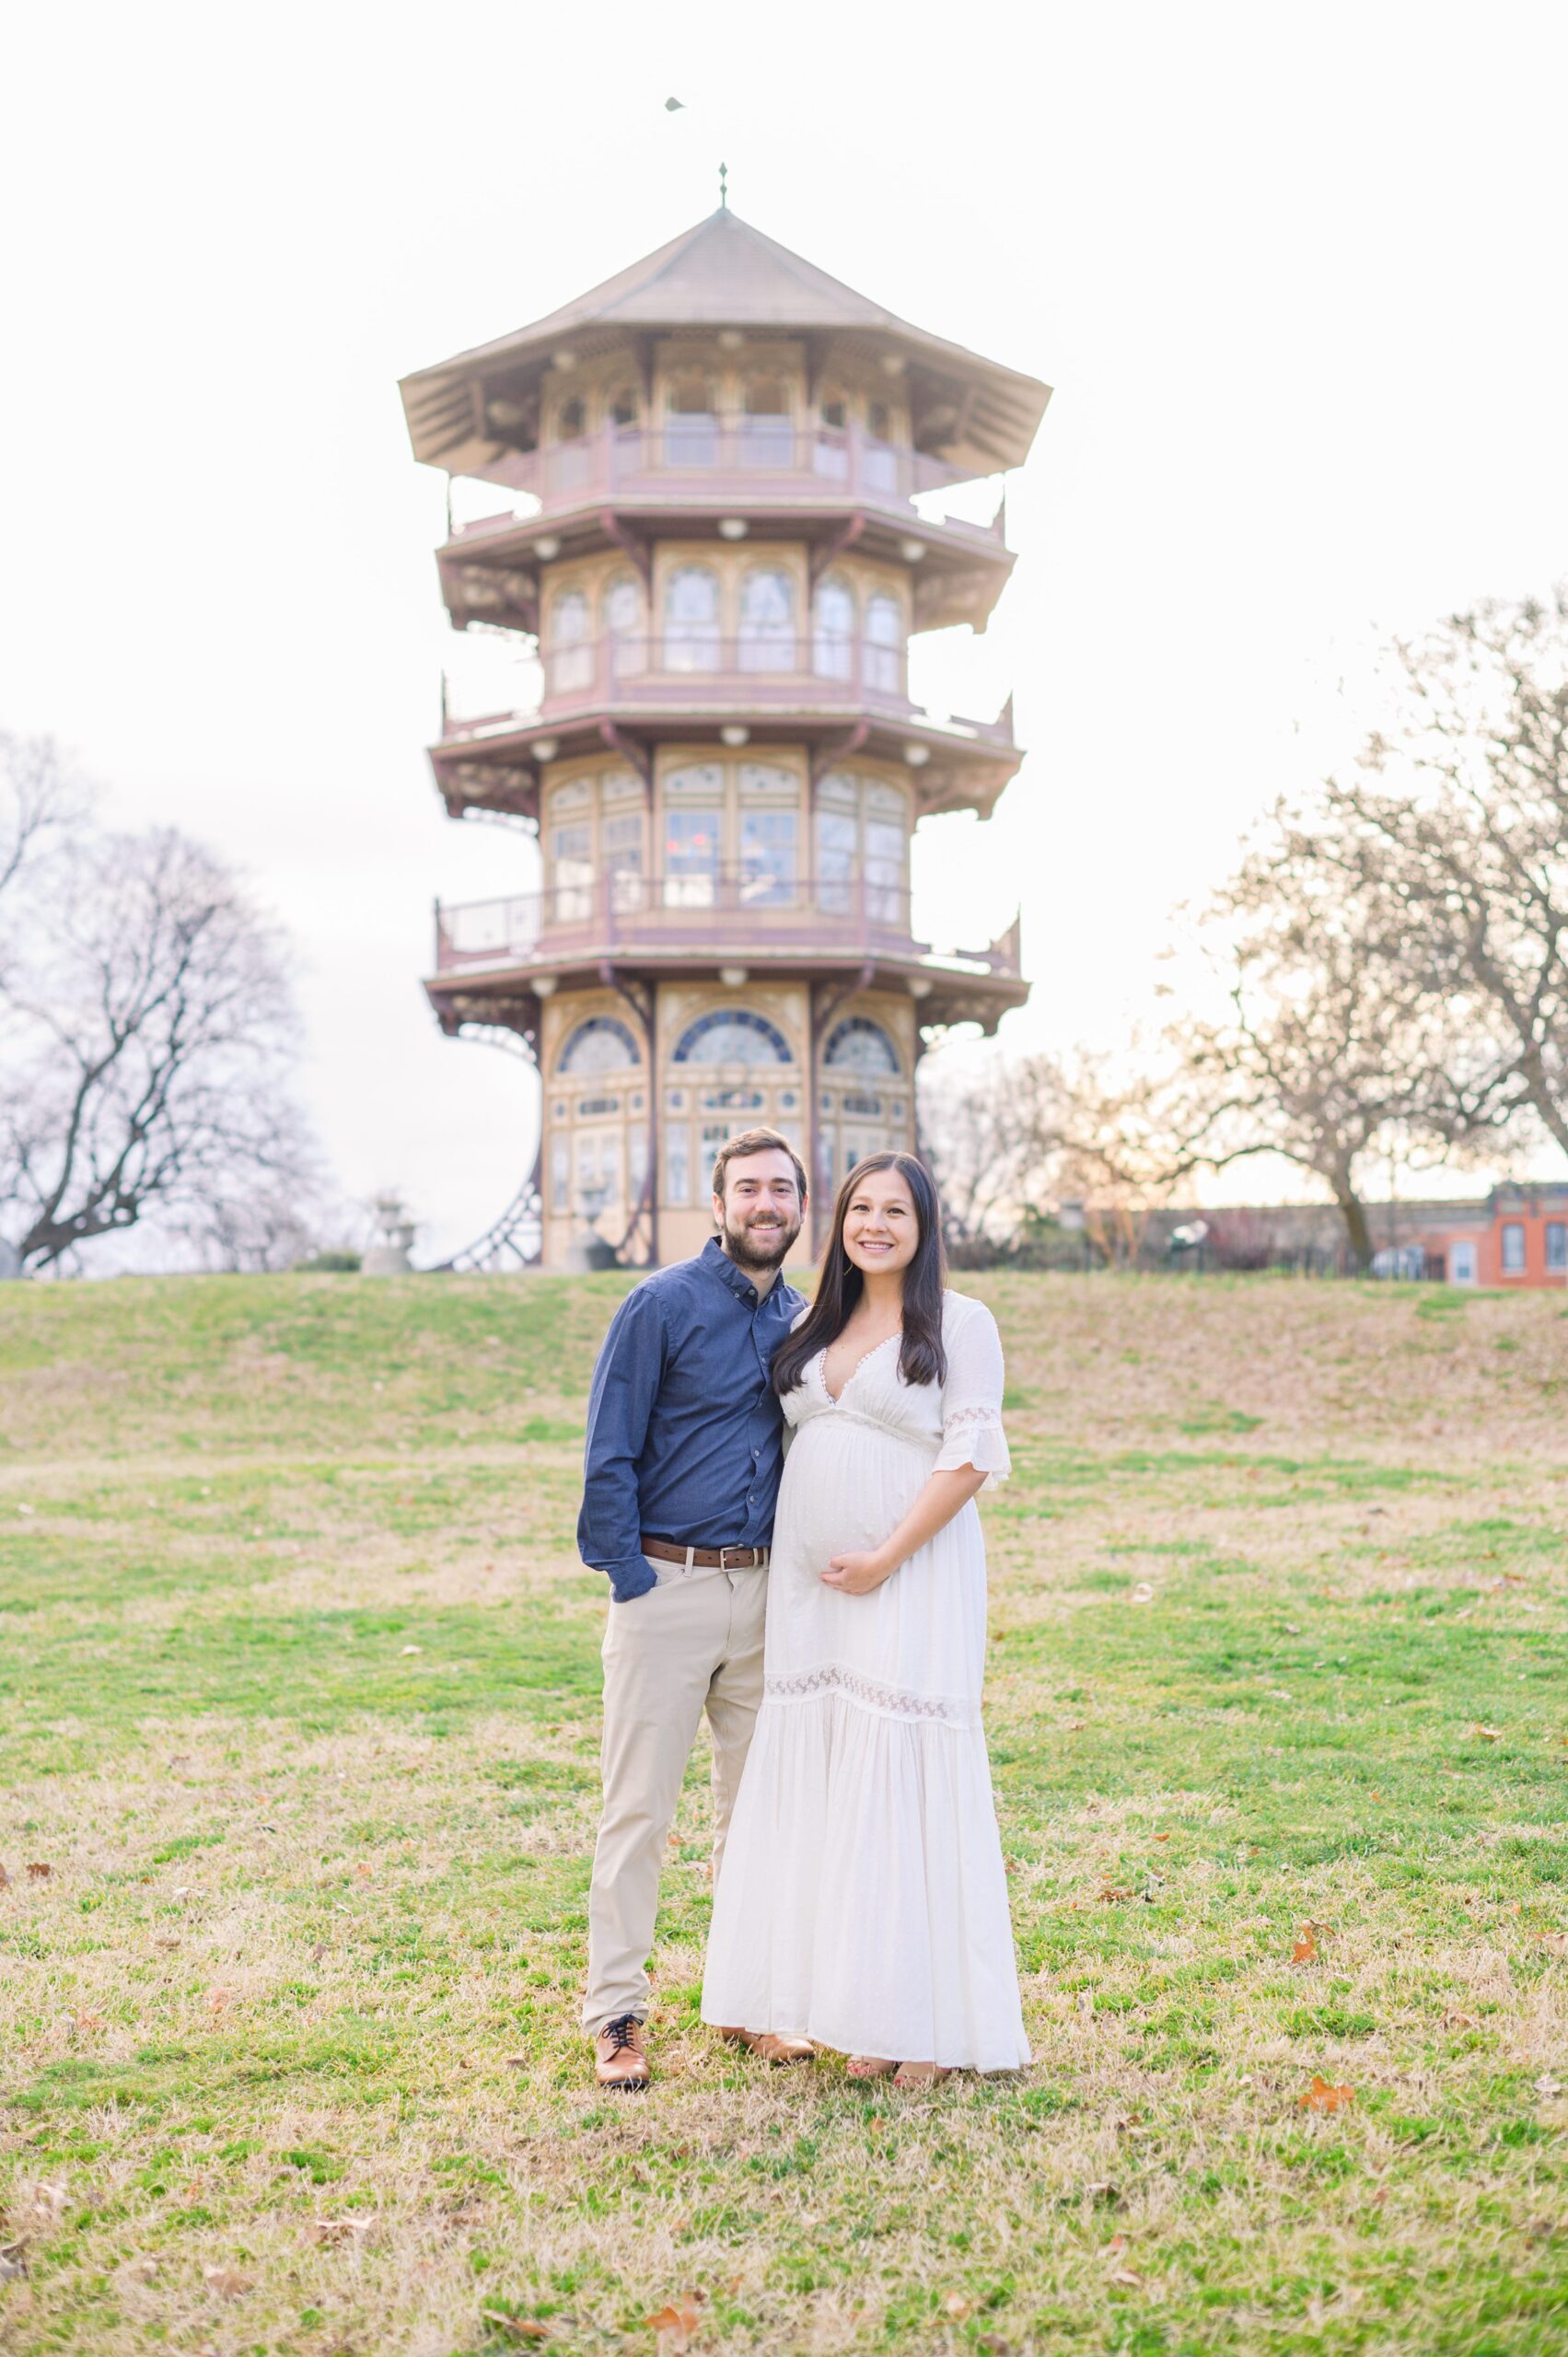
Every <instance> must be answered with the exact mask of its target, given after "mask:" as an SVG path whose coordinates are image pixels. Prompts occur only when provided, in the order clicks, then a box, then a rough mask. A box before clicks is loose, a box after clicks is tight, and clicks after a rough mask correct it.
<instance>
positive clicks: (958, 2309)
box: [942, 2292, 974, 2324]
mask: <svg viewBox="0 0 1568 2357" xmlns="http://www.w3.org/2000/svg"><path fill="white" fill-rule="evenodd" d="M942 2306H943V2310H944V2312H945V2313H946V2314H947V2316H951V2317H953V2318H954V2320H955V2322H957V2323H958V2324H961V2323H962V2322H963V2320H964V2318H965V2317H966V2316H972V2315H973V2314H974V2304H973V2302H972V2301H970V2300H966V2299H965V2297H964V2295H963V2293H961V2292H949V2293H948V2294H947V2298H946V2299H945V2300H944V2301H943V2303H942Z"/></svg>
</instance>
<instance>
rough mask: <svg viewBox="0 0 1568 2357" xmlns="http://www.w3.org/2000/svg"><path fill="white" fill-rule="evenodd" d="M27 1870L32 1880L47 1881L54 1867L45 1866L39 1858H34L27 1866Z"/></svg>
mask: <svg viewBox="0 0 1568 2357" xmlns="http://www.w3.org/2000/svg"><path fill="white" fill-rule="evenodd" d="M28 1872H29V1875H31V1876H32V1878H33V1880H34V1882H47V1881H48V1879H49V1877H50V1875H52V1873H53V1872H54V1869H53V1867H52V1866H46V1865H45V1864H43V1861H42V1860H41V1858H34V1859H33V1860H32V1862H31V1864H29V1867H28Z"/></svg>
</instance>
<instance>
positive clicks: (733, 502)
mask: <svg viewBox="0 0 1568 2357" xmlns="http://www.w3.org/2000/svg"><path fill="white" fill-rule="evenodd" d="M975 479H976V478H975V476H974V475H973V473H972V472H970V473H965V472H964V471H963V470H961V469H960V468H958V467H952V466H949V465H947V462H946V461H945V460H944V459H934V458H931V457H929V456H928V455H927V454H926V453H925V452H924V451H922V450H911V449H906V448H904V447H900V445H899V444H897V443H892V442H878V441H875V440H873V439H872V438H871V437H870V436H869V435H865V434H864V433H862V432H860V431H859V430H858V429H856V428H854V427H845V428H835V427H830V426H821V425H816V426H804V427H803V426H797V425H796V424H795V423H794V422H793V420H792V419H790V418H787V417H730V416H726V415H724V414H721V413H718V412H702V413H700V414H695V415H685V416H671V417H667V418H666V420H665V422H664V424H663V425H662V426H661V427H658V428H655V429H649V428H647V427H645V426H640V425H610V426H606V427H604V428H603V429H602V430H601V431H600V432H598V433H597V434H585V435H582V436H581V437H580V439H578V440H576V441H572V442H552V443H547V444H545V445H544V446H543V447H541V448H540V449H537V450H519V451H517V452H515V453H514V454H513V455H512V456H510V457H508V458H505V459H497V460H496V461H495V462H494V464H493V465H490V466H488V467H486V468H485V470H484V471H483V475H482V477H480V478H470V480H482V481H483V482H492V483H495V484H497V485H498V486H501V487H504V488H505V489H506V490H509V491H512V492H514V493H518V494H520V496H519V497H518V498H517V500H515V501H514V502H513V504H512V505H509V506H506V507H505V508H502V509H501V510H500V511H499V512H498V513H496V514H495V515H493V516H481V517H474V518H472V519H470V521H467V522H464V523H459V524H454V525H453V527H452V533H451V540H450V543H449V545H451V546H454V547H456V546H459V545H469V544H471V543H472V542H474V541H476V540H483V539H486V538H489V537H491V536H493V535H494V534H496V533H501V532H508V531H511V530H513V529H515V528H516V527H517V525H518V524H519V523H526V522H529V521H532V520H533V519H535V518H536V517H540V516H549V517H559V516H562V515H563V514H566V513H568V512H570V511H571V510H573V509H575V508H581V507H594V506H596V505H603V504H605V503H606V502H609V503H610V504H611V505H633V506H649V507H653V508H669V509H673V510H677V511H681V510H687V509H690V508H691V507H693V506H695V507H699V508H701V507H705V506H708V505H712V506H714V508H721V507H724V508H729V507H737V508H743V509H756V508H758V507H760V506H761V507H765V506H767V505H770V504H772V503H773V502H777V503H778V504H780V505H784V506H787V507H791V508H796V507H801V506H807V507H809V506H812V505H818V504H821V503H826V504H827V505H830V506H834V507H838V506H843V505H849V506H852V507H861V508H865V509H869V510H873V511H877V512H879V513H882V514H885V515H888V516H890V517H894V518H896V519H897V520H898V521H900V523H901V524H902V525H903V526H904V527H905V528H910V527H912V526H914V525H918V524H920V523H922V522H923V523H926V524H929V525H932V526H935V528H938V529H939V530H941V531H943V532H947V533H953V534H955V535H957V537H958V539H959V540H965V541H968V542H970V544H971V545H972V546H973V547H974V548H975V549H977V550H985V551H991V552H1003V551H1004V549H1005V533H1006V521H1005V508H1004V507H999V508H998V510H997V513H996V515H995V516H994V517H993V518H992V520H991V521H990V522H989V523H983V524H978V523H975V522H972V521H971V520H970V518H969V517H964V516H962V515H956V514H953V513H950V512H948V511H947V509H946V508H945V507H938V508H937V512H935V513H933V512H932V509H931V507H929V506H928V507H927V509H926V510H925V512H924V513H922V511H921V510H920V509H917V508H916V506H915V505H914V503H915V501H916V500H917V499H924V498H926V497H927V495H928V494H931V493H943V492H945V491H949V490H951V489H953V488H954V486H956V485H957V484H959V483H965V482H974V481H975ZM933 504H934V505H935V503H933Z"/></svg>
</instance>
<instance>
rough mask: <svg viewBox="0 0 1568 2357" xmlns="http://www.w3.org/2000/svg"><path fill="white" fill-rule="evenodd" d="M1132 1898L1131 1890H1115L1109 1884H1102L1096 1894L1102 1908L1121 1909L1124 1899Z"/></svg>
mask: <svg viewBox="0 0 1568 2357" xmlns="http://www.w3.org/2000/svg"><path fill="white" fill-rule="evenodd" d="M1095 1897H1096V1898H1097V1899H1098V1901H1099V1904H1100V1905H1101V1906H1102V1907H1120V1906H1121V1901H1122V1900H1123V1899H1124V1898H1132V1892H1131V1891H1130V1890H1117V1889H1114V1888H1113V1887H1112V1886H1111V1885H1110V1884H1109V1883H1102V1884H1101V1886H1100V1887H1099V1889H1098V1890H1097V1891H1096V1893H1095Z"/></svg>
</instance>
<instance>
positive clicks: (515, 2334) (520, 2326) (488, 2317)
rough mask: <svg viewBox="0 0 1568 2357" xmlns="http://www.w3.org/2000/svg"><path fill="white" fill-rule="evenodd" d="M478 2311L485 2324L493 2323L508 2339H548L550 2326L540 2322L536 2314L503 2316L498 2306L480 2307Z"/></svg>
mask: <svg viewBox="0 0 1568 2357" xmlns="http://www.w3.org/2000/svg"><path fill="white" fill-rule="evenodd" d="M479 2313H480V2315H481V2316H482V2318H483V2319H484V2321H485V2323H486V2324H493V2325H494V2327H495V2328H496V2330H497V2331H498V2332H504V2333H505V2336H506V2338H507V2340H549V2338H550V2327H549V2326H548V2325H547V2324H540V2320H539V2318H538V2317H537V2316H503V2315H502V2313H501V2311H500V2309H499V2308H481V2310H480V2312H479Z"/></svg>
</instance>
